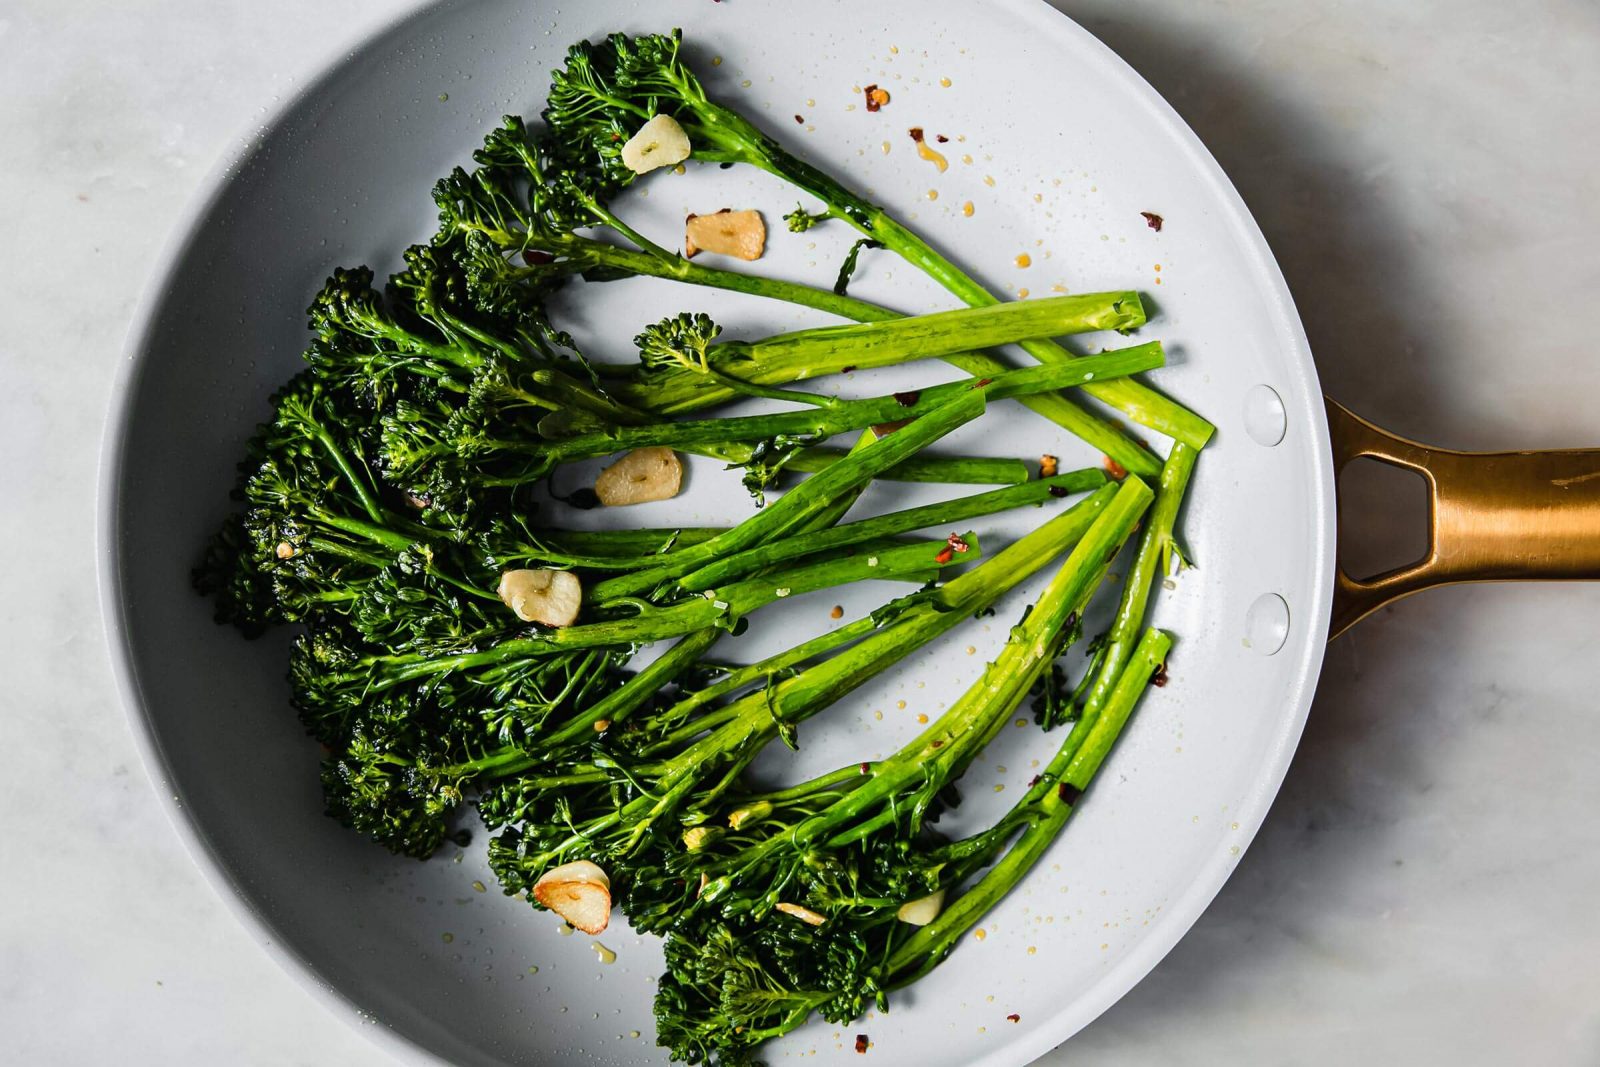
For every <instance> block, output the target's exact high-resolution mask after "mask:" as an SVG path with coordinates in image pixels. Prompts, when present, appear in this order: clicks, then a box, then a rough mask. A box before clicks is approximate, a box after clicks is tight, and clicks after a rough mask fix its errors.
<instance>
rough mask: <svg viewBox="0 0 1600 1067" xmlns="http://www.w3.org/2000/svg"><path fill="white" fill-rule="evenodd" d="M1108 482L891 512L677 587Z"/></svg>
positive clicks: (1040, 485) (721, 562) (1070, 477)
mask: <svg viewBox="0 0 1600 1067" xmlns="http://www.w3.org/2000/svg"><path fill="white" fill-rule="evenodd" d="M1105 481H1106V478H1105V475H1104V474H1103V473H1102V472H1100V471H1098V470H1092V469H1090V470H1081V471H1069V472H1068V473H1066V474H1058V475H1056V476H1054V477H1052V478H1041V479H1039V480H1038V481H1034V482H1028V483H1026V484H1023V485H1018V486H1011V487H1009V488H1006V489H995V490H991V491H990V492H987V493H978V494H976V495H973V496H964V497H957V498H956V499H954V500H944V501H940V502H939V503H937V504H926V505H924V506H922V507H916V508H907V509H905V510H903V511H891V512H888V513H887V514H884V515H877V516H874V517H873V518H870V519H862V520H861V521H859V522H851V523H846V524H844V525H843V526H835V527H833V528H832V529H829V530H821V531H818V532H817V533H811V534H806V535H804V536H801V537H794V538H789V539H787V540H784V541H781V542H773V543H768V544H765V545H759V546H757V547H755V548H751V549H746V550H745V551H743V552H736V553H733V554H731V555H727V556H723V557H722V558H721V559H718V560H717V561H716V562H714V563H709V564H707V565H706V566H704V567H701V568H699V569H698V570H695V571H691V572H690V573H688V574H686V575H684V576H683V577H682V578H679V579H678V587H679V588H680V589H683V590H686V591H688V592H691V593H698V592H700V591H701V590H703V589H709V588H712V587H713V586H716V585H720V584H721V583H723V582H727V581H732V580H734V579H736V578H740V577H742V576H744V575H746V574H751V573H753V572H755V571H757V570H760V569H761V568H763V567H769V566H774V565H776V564H779V563H782V562H783V561H785V560H792V559H798V558H800V557H802V556H807V555H810V554H811V553H813V552H823V551H827V550H828V549H833V548H843V547H844V546H846V545H852V544H858V543H860V542H862V541H865V540H868V539H869V538H874V537H891V536H893V535H895V534H902V533H910V532H911V531H912V530H922V529H926V528H928V527H930V526H935V525H939V526H944V525H949V524H951V523H957V522H963V521H965V520H967V519H975V518H978V517H980V516H983V515H992V514H995V513H996V512H1000V511H1009V510H1011V509H1012V508H1020V507H1024V506H1026V505H1028V504H1045V503H1048V502H1050V501H1051V500H1053V499H1055V498H1057V497H1060V496H1066V495H1068V494H1071V493H1081V492H1084V491H1085V490H1088V489H1093V488H1096V487H1097V486H1101V485H1104V484H1105Z"/></svg>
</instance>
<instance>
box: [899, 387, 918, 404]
mask: <svg viewBox="0 0 1600 1067" xmlns="http://www.w3.org/2000/svg"><path fill="white" fill-rule="evenodd" d="M921 399H922V391H921V390H918V389H913V390H912V391H911V392H909V393H896V394H894V402H895V403H896V404H899V405H900V406H901V407H903V408H908V407H911V406H912V405H913V404H915V403H916V402H917V401H918V400H921Z"/></svg>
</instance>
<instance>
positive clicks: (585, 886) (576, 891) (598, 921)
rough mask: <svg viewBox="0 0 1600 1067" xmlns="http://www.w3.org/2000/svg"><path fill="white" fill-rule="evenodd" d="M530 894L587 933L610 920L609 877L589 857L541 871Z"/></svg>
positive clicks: (598, 930) (596, 932) (603, 927)
mask: <svg viewBox="0 0 1600 1067" xmlns="http://www.w3.org/2000/svg"><path fill="white" fill-rule="evenodd" d="M533 898H534V899H535V900H537V901H538V902H539V903H540V904H543V905H544V906H545V907H547V908H549V909H550V910H551V911H553V912H555V913H556V914H557V915H559V916H561V917H562V918H563V919H565V920H566V921H567V922H569V923H571V924H572V925H573V926H575V927H577V928H578V929H579V930H582V931H583V932H584V933H586V934H598V933H600V932H601V931H603V930H604V929H605V928H606V927H607V926H608V925H609V924H610V922H611V879H610V878H609V877H607V876H606V872H605V871H603V870H601V869H600V868H599V867H598V866H596V865H595V864H593V863H590V862H589V861H588V860H577V861H575V862H573V863H564V864H562V865H561V866H559V867H555V868H552V869H551V870H548V871H546V872H544V874H542V875H540V876H539V880H538V881H537V882H535V883H533Z"/></svg>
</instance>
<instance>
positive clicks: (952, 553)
mask: <svg viewBox="0 0 1600 1067" xmlns="http://www.w3.org/2000/svg"><path fill="white" fill-rule="evenodd" d="M955 558H956V550H955V549H953V548H951V547H950V546H949V545H945V546H944V547H943V548H941V549H940V550H939V554H938V555H937V556H934V557H933V561H934V562H935V563H949V562H950V561H951V560H953V559H955Z"/></svg>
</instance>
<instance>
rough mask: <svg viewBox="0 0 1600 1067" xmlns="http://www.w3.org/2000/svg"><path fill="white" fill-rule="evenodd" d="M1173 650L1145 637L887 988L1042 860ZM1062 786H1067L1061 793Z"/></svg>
mask: <svg viewBox="0 0 1600 1067" xmlns="http://www.w3.org/2000/svg"><path fill="white" fill-rule="evenodd" d="M1171 646H1172V639H1171V638H1170V637H1169V636H1168V635H1166V634H1164V633H1162V632H1161V631H1159V630H1148V631H1146V632H1145V635H1144V637H1143V638H1142V639H1141V640H1140V642H1139V644H1138V647H1137V648H1135V649H1134V652H1133V655H1132V656H1131V657H1129V662H1128V664H1127V666H1126V668H1125V669H1124V670H1123V672H1122V675H1121V677H1120V678H1119V679H1118V681H1117V684H1116V685H1115V686H1114V687H1113V688H1112V691H1111V695H1110V696H1109V698H1108V699H1107V701H1106V704H1105V710H1104V713H1103V715H1102V716H1101V718H1100V721H1099V722H1098V723H1097V724H1096V726H1095V728H1094V729H1093V730H1091V731H1090V733H1089V735H1088V737H1087V739H1086V740H1085V741H1084V742H1083V744H1082V745H1081V746H1078V747H1076V748H1075V749H1074V750H1073V752H1072V753H1070V754H1069V753H1068V752H1067V750H1066V747H1065V746H1066V742H1064V743H1063V750H1062V751H1059V752H1057V754H1056V756H1055V758H1054V759H1052V760H1051V761H1050V765H1049V766H1048V767H1046V768H1045V771H1044V773H1043V774H1041V775H1040V776H1039V779H1040V781H1039V784H1038V785H1036V786H1035V787H1034V788H1033V789H1032V790H1030V791H1029V794H1028V796H1026V797H1024V798H1023V801H1022V802H1021V803H1020V804H1019V805H1018V808H1017V809H1014V810H1015V811H1018V812H1019V814H1020V813H1026V814H1025V817H1026V818H1027V819H1028V825H1027V828H1026V829H1024V830H1023V831H1022V833H1021V834H1020V835H1019V836H1018V838H1017V840H1016V842H1015V843H1014V844H1013V845H1012V846H1011V848H1010V849H1008V850H1007V851H1006V854H1005V856H1004V857H1002V858H1001V860H1000V861H999V862H998V863H996V864H995V865H994V866H993V867H991V868H990V869H989V871H988V872H987V873H986V874H985V875H984V876H983V877H982V878H981V879H979V880H978V882H977V883H976V884H974V885H973V886H972V887H971V888H970V889H969V890H967V892H965V893H963V894H962V895H961V896H959V897H958V898H956V900H955V901H954V902H953V903H951V904H950V905H948V906H947V907H946V908H945V910H944V911H943V912H941V913H940V914H939V917H938V918H936V919H934V921H933V922H931V923H929V924H928V925H927V926H924V927H922V928H921V929H920V930H918V931H917V932H916V933H914V934H912V935H911V937H909V938H907V939H906V940H905V941H904V942H902V943H901V945H900V947H899V948H898V949H896V950H895V951H894V952H893V953H892V954H891V955H890V957H889V959H888V961H887V963H886V964H885V966H884V968H883V980H884V985H885V987H887V988H891V989H893V988H899V987H901V986H905V985H909V984H910V983H911V982H914V981H916V980H917V979H918V978H920V977H921V976H922V975H924V974H926V973H927V972H928V971H930V970H932V969H933V968H934V967H935V966H937V965H938V964H939V963H940V962H941V961H942V960H943V959H944V958H945V957H946V956H948V955H949V954H950V951H951V950H952V949H953V948H955V946H956V944H957V942H958V941H959V940H960V939H961V938H962V937H963V936H964V935H965V934H966V932H967V930H968V929H970V928H971V926H972V925H973V924H974V923H976V922H977V921H978V920H979V919H981V918H982V917H983V916H984V915H985V914H987V913H988V911H989V909H990V908H992V907H994V905H996V904H997V903H999V902H1000V900H1001V898H1003V897H1004V896H1005V895H1006V894H1007V893H1009V892H1010V891H1011V890H1012V888H1013V887H1015V886H1016V884H1017V883H1018V882H1020V881H1021V880H1022V878H1023V877H1024V876H1025V875H1026V874H1027V873H1028V871H1029V870H1030V869H1032V867H1033V865H1034V864H1035V863H1037V862H1039V859H1040V857H1041V856H1043V855H1044V853H1045V850H1046V849H1047V848H1049V846H1050V843H1051V842H1052V841H1054V840H1055V838H1056V836H1057V835H1058V834H1059V833H1060V832H1061V829H1062V828H1063V827H1064V826H1065V825H1066V823H1067V820H1068V819H1069V818H1070V817H1071V815H1072V811H1073V808H1074V806H1075V804H1076V802H1077V800H1078V796H1079V795H1080V794H1081V793H1082V792H1083V791H1084V790H1085V789H1087V788H1088V787H1089V783H1090V781H1091V780H1092V779H1093V777H1094V775H1095V772H1096V771H1098V770H1099V769H1100V767H1101V765H1102V764H1103V763H1104V761H1105V758H1106V755H1107V754H1108V753H1109V752H1110V751H1111V747H1112V745H1113V744H1115V742H1116V739H1117V737H1118V736H1119V735H1120V734H1121V732H1122V728H1123V726H1124V725H1125V724H1126V723H1127V721H1128V717H1129V716H1130V715H1131V714H1132V713H1133V709H1134V706H1135V705H1136V704H1137V703H1138V702H1139V698H1140V697H1141V696H1142V695H1143V694H1144V691H1145V689H1146V688H1147V687H1148V685H1149V683H1150V679H1151V677H1152V676H1153V675H1154V674H1155V672H1156V670H1157V669H1159V668H1160V666H1161V665H1162V663H1164V662H1165V661H1166V657H1167V651H1168V650H1169V649H1170V648H1171ZM1070 740H1071V739H1070V738H1069V739H1068V742H1070ZM1062 784H1065V785H1066V786H1068V787H1070V788H1066V789H1063V788H1062V787H1061V786H1062Z"/></svg>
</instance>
